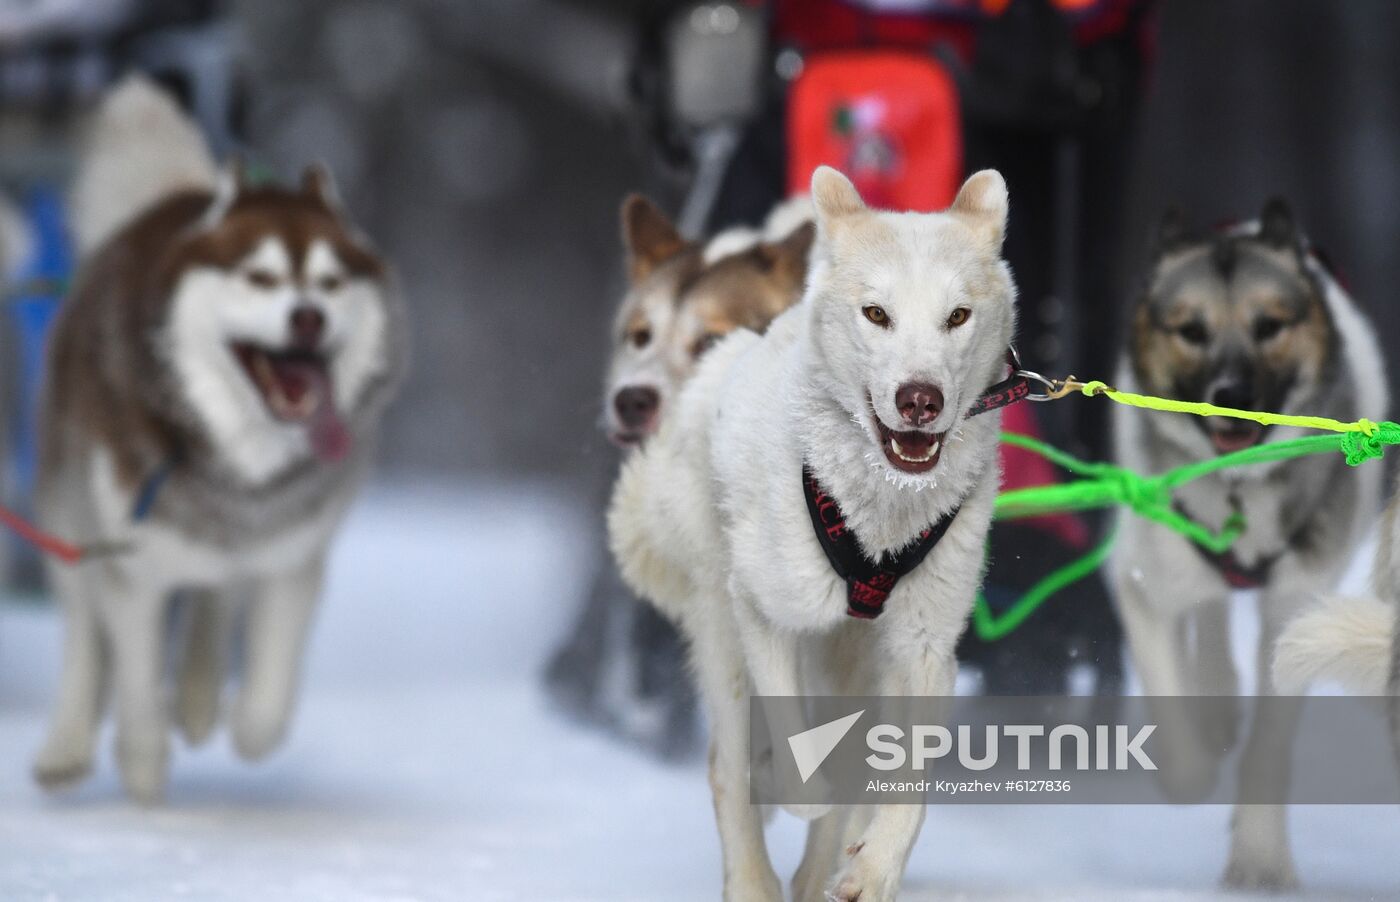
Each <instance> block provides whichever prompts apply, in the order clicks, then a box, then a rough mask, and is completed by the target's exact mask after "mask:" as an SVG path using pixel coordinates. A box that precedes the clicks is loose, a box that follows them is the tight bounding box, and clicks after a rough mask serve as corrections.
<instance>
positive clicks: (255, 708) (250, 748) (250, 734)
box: [232, 700, 287, 761]
mask: <svg viewBox="0 0 1400 902" xmlns="http://www.w3.org/2000/svg"><path fill="white" fill-rule="evenodd" d="M232 732H233V747H234V748H235V749H237V750H238V754H239V756H240V757H242V758H243V760H245V761H257V760H259V759H260V758H265V757H267V755H268V754H269V753H271V752H272V750H273V749H275V748H277V746H279V745H281V744H282V738H283V737H284V736H285V735H286V734H287V717H286V716H285V715H284V714H283V713H282V712H280V711H270V710H267V709H266V707H265V706H260V705H255V704H250V703H248V702H247V701H246V700H240V702H239V703H238V705H237V707H235V708H234V711H233V723H232Z"/></svg>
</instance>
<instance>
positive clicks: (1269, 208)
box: [1259, 197, 1298, 249]
mask: <svg viewBox="0 0 1400 902" xmlns="http://www.w3.org/2000/svg"><path fill="white" fill-rule="evenodd" d="M1259 240H1261V241H1263V242H1264V243H1265V244H1267V245H1270V246H1271V247H1277V248H1286V249H1287V248H1292V249H1296V248H1297V247H1298V225H1297V222H1296V220H1294V218H1293V208H1292V207H1290V206H1289V205H1288V201H1286V200H1284V199H1283V198H1281V197H1271V198H1269V200H1268V202H1267V203H1265V204H1264V212H1262V213H1260V214H1259Z"/></svg>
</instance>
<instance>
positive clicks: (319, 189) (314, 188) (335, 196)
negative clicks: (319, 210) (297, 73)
mask: <svg viewBox="0 0 1400 902" xmlns="http://www.w3.org/2000/svg"><path fill="white" fill-rule="evenodd" d="M301 193H302V194H304V195H306V196H307V197H310V198H314V199H315V200H319V201H320V202H321V204H322V205H323V206H325V208H326V209H327V210H331V211H336V210H339V209H340V208H341V203H340V191H339V190H338V189H337V188H336V185H335V176H333V175H331V171H330V168H329V167H328V166H326V164H325V163H321V162H316V163H312V164H311V165H310V166H307V167H306V169H305V170H303V171H302V173H301Z"/></svg>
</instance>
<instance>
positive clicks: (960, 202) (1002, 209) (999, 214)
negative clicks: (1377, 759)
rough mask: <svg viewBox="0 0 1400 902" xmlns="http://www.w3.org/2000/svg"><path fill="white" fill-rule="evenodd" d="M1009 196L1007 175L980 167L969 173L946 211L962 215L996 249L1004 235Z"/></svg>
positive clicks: (1009, 201)
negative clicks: (977, 170)
mask: <svg viewBox="0 0 1400 902" xmlns="http://www.w3.org/2000/svg"><path fill="white" fill-rule="evenodd" d="M1010 207H1011V199H1010V197H1009V196H1008V195H1007V192H1006V179H1004V178H1002V177H1001V173H1000V172H997V171H996V170H995V169H983V170H982V171H981V172H974V173H973V174H972V175H970V176H968V178H967V181H965V182H963V186H962V187H961V188H959V189H958V196H957V197H955V198H953V204H952V206H950V207H949V208H948V212H949V213H952V214H953V215H955V216H957V217H959V218H961V219H962V220H963V221H964V222H966V223H967V224H968V225H969V226H971V227H972V229H973V231H974V232H976V233H977V234H978V235H979V236H981V237H982V239H983V240H984V241H986V242H987V244H988V245H989V246H990V247H992V248H993V249H994V250H996V251H1000V250H1001V243H1002V240H1003V239H1004V238H1005V237H1006V219H1007V216H1008V215H1009V213H1010Z"/></svg>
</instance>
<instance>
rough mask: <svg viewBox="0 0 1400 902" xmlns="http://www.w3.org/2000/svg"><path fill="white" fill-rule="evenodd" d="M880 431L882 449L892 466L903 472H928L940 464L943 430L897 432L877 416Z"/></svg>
mask: <svg viewBox="0 0 1400 902" xmlns="http://www.w3.org/2000/svg"><path fill="white" fill-rule="evenodd" d="M875 428H876V429H877V430H878V431H879V433H880V450H882V451H884V452H885V460H888V461H889V462H890V466H892V467H894V468H895V469H896V470H899V471H900V472H903V473H913V474H915V475H918V474H922V473H927V472H929V471H930V470H932V469H933V468H934V467H936V466H938V458H939V456H940V455H941V454H942V453H943V437H944V436H945V435H946V433H943V432H915V431H909V432H896V431H895V430H893V429H890V428H889V427H887V426H886V425H885V424H884V423H882V422H880V418H879V417H876V418H875Z"/></svg>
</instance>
